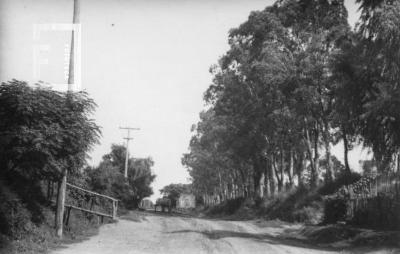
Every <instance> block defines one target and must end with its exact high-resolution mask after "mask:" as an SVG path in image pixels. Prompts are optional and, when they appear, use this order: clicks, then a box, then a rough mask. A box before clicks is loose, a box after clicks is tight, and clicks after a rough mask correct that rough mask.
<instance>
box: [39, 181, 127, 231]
mask: <svg viewBox="0 0 400 254" xmlns="http://www.w3.org/2000/svg"><path fill="white" fill-rule="evenodd" d="M55 187H56V184H55V183H54V182H48V183H47V196H48V199H49V200H53V202H55V201H54V200H55V199H56V198H57V195H56V191H54V189H55ZM118 202H119V200H118V199H116V198H113V197H110V196H107V195H103V194H100V193H97V192H94V191H90V190H86V189H84V188H81V187H79V186H76V185H73V184H70V183H67V188H66V202H65V213H64V223H65V224H66V225H68V223H69V219H70V214H71V210H72V209H75V210H79V211H82V212H84V213H87V214H93V215H96V216H97V218H98V219H99V222H100V221H101V222H103V220H104V218H110V219H114V220H115V219H117V215H118Z"/></svg>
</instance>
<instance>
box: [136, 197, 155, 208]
mask: <svg viewBox="0 0 400 254" xmlns="http://www.w3.org/2000/svg"><path fill="white" fill-rule="evenodd" d="M139 208H142V209H145V210H147V209H153V208H154V204H153V202H152V201H151V200H150V199H143V200H142V201H140V205H139Z"/></svg>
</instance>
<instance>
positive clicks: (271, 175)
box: [267, 155, 276, 197]
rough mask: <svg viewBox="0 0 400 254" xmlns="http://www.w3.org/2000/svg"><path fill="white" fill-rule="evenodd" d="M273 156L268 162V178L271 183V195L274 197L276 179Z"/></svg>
mask: <svg viewBox="0 0 400 254" xmlns="http://www.w3.org/2000/svg"><path fill="white" fill-rule="evenodd" d="M272 163H273V156H272V155H271V156H270V159H269V160H268V161H267V176H268V182H269V184H268V185H269V195H270V196H271V197H273V196H274V195H275V186H276V184H275V177H274V169H273V166H272Z"/></svg>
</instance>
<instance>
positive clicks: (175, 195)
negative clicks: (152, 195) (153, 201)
mask: <svg viewBox="0 0 400 254" xmlns="http://www.w3.org/2000/svg"><path fill="white" fill-rule="evenodd" d="M191 192H192V191H191V185H190V184H182V183H171V184H169V185H166V186H164V187H163V188H162V189H161V190H160V193H161V194H163V195H164V196H167V197H168V198H169V199H170V200H171V201H172V207H176V202H177V200H178V199H179V196H180V195H181V194H189V193H191Z"/></svg>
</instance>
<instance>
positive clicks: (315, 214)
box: [261, 187, 322, 224]
mask: <svg viewBox="0 0 400 254" xmlns="http://www.w3.org/2000/svg"><path fill="white" fill-rule="evenodd" d="M261 214H263V215H264V216H266V217H267V218H268V219H280V220H284V221H289V222H295V221H297V222H305V223H312V224H315V223H318V222H319V220H320V217H321V214H322V199H321V197H320V196H319V195H318V194H317V193H316V192H313V191H311V190H309V189H307V188H306V187H299V188H296V189H293V190H292V191H290V192H285V193H279V194H278V195H276V196H275V197H273V198H270V199H266V200H265V201H264V204H263V207H262V209H261Z"/></svg>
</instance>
